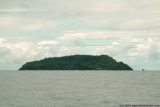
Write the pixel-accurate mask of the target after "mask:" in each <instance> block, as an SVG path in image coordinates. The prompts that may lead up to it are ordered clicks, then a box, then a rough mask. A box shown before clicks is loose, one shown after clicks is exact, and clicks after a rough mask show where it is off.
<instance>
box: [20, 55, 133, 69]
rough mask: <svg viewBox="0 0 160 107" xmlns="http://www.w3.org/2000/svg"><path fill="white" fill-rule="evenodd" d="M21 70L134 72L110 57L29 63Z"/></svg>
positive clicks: (77, 57)
mask: <svg viewBox="0 0 160 107" xmlns="http://www.w3.org/2000/svg"><path fill="white" fill-rule="evenodd" d="M19 70H132V68H131V67H129V66H128V65H127V64H125V63H123V62H117V61H116V60H115V59H113V58H112V57H110V56H108V55H99V56H98V55H97V56H96V55H95V56H93V55H71V56H63V57H50V58H45V59H42V60H39V61H32V62H27V63H25V64H24V65H23V66H22V67H21V68H20V69H19Z"/></svg>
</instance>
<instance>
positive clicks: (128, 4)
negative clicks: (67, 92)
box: [0, 0, 160, 69]
mask: <svg viewBox="0 0 160 107" xmlns="http://www.w3.org/2000/svg"><path fill="white" fill-rule="evenodd" d="M159 4H160V1H159V0H152V1H149V0H138V1H133V0H118V1H117V0H80V1H75V0H68V1H66V0H58V1H57V0H45V1H44V0H25V1H24V0H14V1H13V0H4V1H0V22H1V23H0V65H1V66H0V68H1V69H18V67H19V66H20V65H22V64H23V63H25V62H26V61H31V60H39V59H41V58H45V57H54V56H64V55H72V54H92V55H97V54H98V55H99V54H108V55H111V56H113V57H114V58H116V59H117V60H121V61H124V62H126V63H128V64H129V65H131V66H132V67H133V68H135V69H142V68H146V69H160V67H159V64H160V60H159V59H160V23H158V22H159V21H160V6H159Z"/></svg>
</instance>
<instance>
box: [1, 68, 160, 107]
mask: <svg viewBox="0 0 160 107" xmlns="http://www.w3.org/2000/svg"><path fill="white" fill-rule="evenodd" d="M159 76H160V72H158V71H155V72H149V71H148V72H146V71H143V72H142V71H141V72H138V71H135V72H134V71H133V72H129V71H120V72H113V71H112V72H111V71H33V72H31V71H24V72H23V71H5V72H0V107H119V105H120V104H159V103H160V91H159V89H160V80H159Z"/></svg>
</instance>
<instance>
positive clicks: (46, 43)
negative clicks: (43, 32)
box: [38, 40, 58, 45]
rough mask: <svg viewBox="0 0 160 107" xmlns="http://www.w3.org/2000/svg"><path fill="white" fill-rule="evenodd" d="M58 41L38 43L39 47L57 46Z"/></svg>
mask: <svg viewBox="0 0 160 107" xmlns="http://www.w3.org/2000/svg"><path fill="white" fill-rule="evenodd" d="M57 44H58V41H51V40H50V41H40V42H38V45H57Z"/></svg>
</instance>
